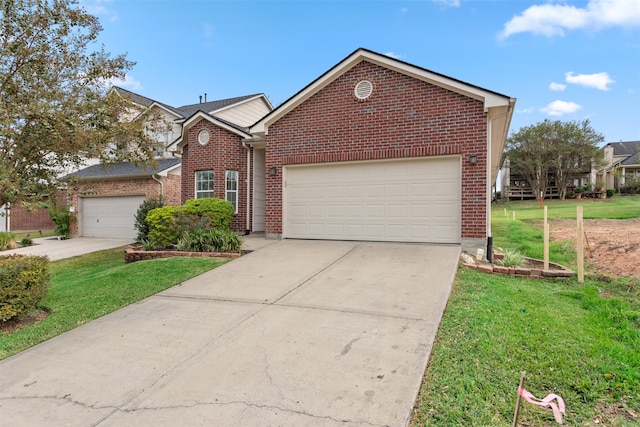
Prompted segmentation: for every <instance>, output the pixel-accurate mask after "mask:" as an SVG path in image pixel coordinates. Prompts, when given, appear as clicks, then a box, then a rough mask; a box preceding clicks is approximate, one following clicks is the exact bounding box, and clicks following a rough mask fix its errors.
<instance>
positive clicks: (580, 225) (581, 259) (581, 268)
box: [576, 206, 584, 283]
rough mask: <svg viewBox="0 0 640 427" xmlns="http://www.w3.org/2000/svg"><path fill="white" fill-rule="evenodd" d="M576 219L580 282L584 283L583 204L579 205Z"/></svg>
mask: <svg viewBox="0 0 640 427" xmlns="http://www.w3.org/2000/svg"><path fill="white" fill-rule="evenodd" d="M576 209H577V211H576V220H577V223H578V230H577V235H576V246H577V247H576V252H577V253H578V260H577V261H578V282H579V283H584V243H583V241H582V239H583V236H584V225H583V222H582V206H577V208H576Z"/></svg>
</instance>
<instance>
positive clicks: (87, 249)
mask: <svg viewBox="0 0 640 427" xmlns="http://www.w3.org/2000/svg"><path fill="white" fill-rule="evenodd" d="M133 242H134V240H133V239H104V238H93V237H76V238H73V239H69V240H58V239H57V238H56V237H42V238H39V239H33V246H27V247H24V248H18V249H11V250H8V251H2V252H0V256H2V255H17V254H20V255H40V256H44V255H46V256H48V257H49V259H50V260H51V261H57V260H59V259H65V258H72V257H74V256H78V255H84V254H88V253H91V252H97V251H103V250H105V249H113V248H119V247H121V246H126V245H128V244H131V243H133Z"/></svg>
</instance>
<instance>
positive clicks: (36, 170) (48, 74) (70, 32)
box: [0, 0, 158, 205]
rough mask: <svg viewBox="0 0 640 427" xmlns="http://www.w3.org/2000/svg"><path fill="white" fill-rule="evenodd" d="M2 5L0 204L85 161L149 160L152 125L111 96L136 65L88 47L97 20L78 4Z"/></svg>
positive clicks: (19, 0)
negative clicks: (114, 85) (116, 84)
mask: <svg viewBox="0 0 640 427" xmlns="http://www.w3.org/2000/svg"><path fill="white" fill-rule="evenodd" d="M0 8H1V10H0V205H3V204H5V203H7V202H12V201H15V200H16V199H17V198H19V197H24V196H25V195H27V194H29V193H33V192H37V191H40V190H42V189H43V188H48V187H50V186H52V185H55V184H56V183H57V182H58V180H59V177H60V175H61V174H62V173H63V172H64V171H65V170H67V171H68V170H70V169H72V168H77V167H79V166H82V165H83V162H84V161H85V160H86V159H87V158H99V159H100V160H101V161H103V162H113V161H117V160H129V161H135V162H141V163H142V162H152V161H153V146H154V145H155V144H156V143H155V141H154V139H153V137H152V136H150V135H153V134H154V132H156V129H157V126H158V123H157V120H156V118H155V117H153V116H151V114H148V113H146V112H140V111H139V110H138V111H136V110H135V108H134V104H132V102H131V100H129V99H127V98H124V97H122V96H119V95H114V94H111V95H109V92H108V89H109V86H110V83H109V82H110V81H112V80H113V79H123V78H124V76H125V74H126V71H127V70H129V69H131V67H132V66H133V65H134V63H133V62H131V61H128V60H127V59H126V58H125V55H118V56H112V55H111V54H110V53H108V52H106V51H105V49H104V47H101V48H99V49H93V50H92V47H93V44H94V43H95V42H96V39H97V36H98V34H99V32H100V31H101V30H102V27H101V26H100V23H99V21H98V19H97V18H96V17H94V16H91V15H89V14H88V13H86V11H85V10H83V9H82V8H81V7H79V6H78V3H77V0H0ZM133 112H136V113H140V114H137V115H138V117H137V118H136V119H135V120H130V118H131V117H132V113H133ZM127 119H129V120H127Z"/></svg>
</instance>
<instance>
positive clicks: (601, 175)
mask: <svg viewBox="0 0 640 427" xmlns="http://www.w3.org/2000/svg"><path fill="white" fill-rule="evenodd" d="M600 151H602V154H603V155H604V159H605V161H606V166H605V167H604V169H603V170H601V171H599V172H598V175H597V176H598V178H597V179H598V181H602V182H604V183H605V186H606V187H607V188H616V189H620V187H622V186H623V185H625V183H626V182H627V181H628V180H629V179H640V159H639V158H638V155H639V154H640V141H628V142H609V143H608V144H607V145H605V146H604V147H602V148H601V149H600Z"/></svg>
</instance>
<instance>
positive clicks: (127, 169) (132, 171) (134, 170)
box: [70, 157, 181, 179]
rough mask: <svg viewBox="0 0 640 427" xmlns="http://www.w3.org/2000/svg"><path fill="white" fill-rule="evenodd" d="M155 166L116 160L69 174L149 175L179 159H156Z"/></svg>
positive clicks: (106, 175) (172, 164)
mask: <svg viewBox="0 0 640 427" xmlns="http://www.w3.org/2000/svg"><path fill="white" fill-rule="evenodd" d="M156 161H157V162H158V164H157V166H156V167H151V166H142V165H140V166H139V165H136V164H135V163H130V162H118V163H113V164H110V165H104V164H98V165H93V166H89V167H86V168H84V169H81V170H79V171H77V172H74V173H72V174H70V176H74V177H77V178H85V179H91V178H118V177H123V176H141V177H142V176H151V175H155V174H157V173H160V172H162V171H165V170H167V169H171V168H173V167H174V166H177V165H179V164H180V161H181V160H180V159H179V158H177V157H170V158H167V159H157V160H156Z"/></svg>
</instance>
